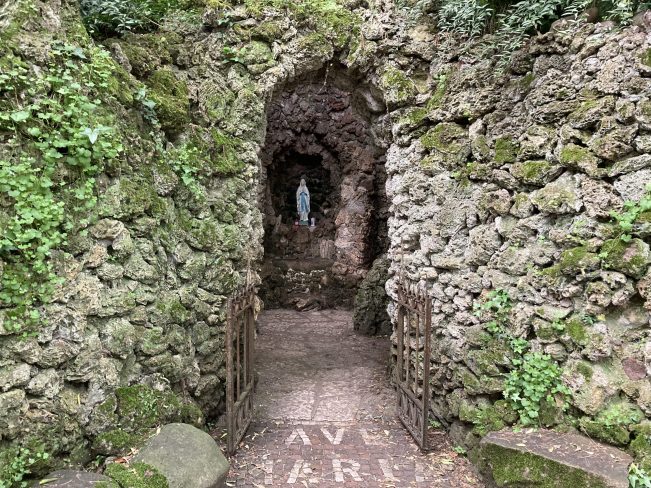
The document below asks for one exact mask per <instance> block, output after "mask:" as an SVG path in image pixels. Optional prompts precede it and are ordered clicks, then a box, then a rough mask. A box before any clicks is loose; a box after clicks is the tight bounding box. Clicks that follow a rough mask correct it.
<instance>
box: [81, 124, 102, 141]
mask: <svg viewBox="0 0 651 488" xmlns="http://www.w3.org/2000/svg"><path fill="white" fill-rule="evenodd" d="M99 133H100V129H99V128H98V127H96V128H94V129H91V128H90V127H86V128H85V129H84V131H83V132H82V134H83V135H85V136H86V137H88V140H89V141H90V143H91V144H95V143H96V142H97V138H98V137H99Z"/></svg>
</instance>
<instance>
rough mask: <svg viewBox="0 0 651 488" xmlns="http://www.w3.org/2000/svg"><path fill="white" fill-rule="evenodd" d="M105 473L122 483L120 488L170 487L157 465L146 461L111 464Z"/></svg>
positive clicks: (119, 483)
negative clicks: (129, 463)
mask: <svg viewBox="0 0 651 488" xmlns="http://www.w3.org/2000/svg"><path fill="white" fill-rule="evenodd" d="M104 474H105V475H106V476H108V477H109V478H111V479H113V480H114V481H115V482H116V483H117V484H118V485H120V488H168V487H169V484H168V482H167V479H166V478H165V476H163V475H162V474H161V473H160V471H158V470H157V469H156V468H155V467H153V466H150V465H149V464H145V463H134V464H131V465H124V464H118V463H113V464H109V465H108V466H107V467H106V470H105V471H104ZM97 486H99V485H97Z"/></svg>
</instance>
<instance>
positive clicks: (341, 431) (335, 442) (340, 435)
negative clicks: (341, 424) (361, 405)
mask: <svg viewBox="0 0 651 488" xmlns="http://www.w3.org/2000/svg"><path fill="white" fill-rule="evenodd" d="M344 430H345V429H337V432H336V434H335V435H334V437H333V435H332V434H331V433H330V432H329V431H328V429H326V428H325V427H321V432H323V435H324V436H326V439H328V440H329V441H330V444H332V445H333V446H336V445H339V444H341V441H342V439H343V438H344Z"/></svg>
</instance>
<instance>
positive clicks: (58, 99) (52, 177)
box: [0, 44, 122, 332]
mask: <svg viewBox="0 0 651 488" xmlns="http://www.w3.org/2000/svg"><path fill="white" fill-rule="evenodd" d="M50 56H51V59H50V63H49V65H48V67H47V68H46V69H45V70H43V71H40V72H37V71H34V70H30V69H28V67H27V64H26V63H25V62H23V61H22V60H21V59H20V58H18V57H16V56H13V55H11V54H9V55H7V56H5V58H3V59H2V60H1V62H2V63H3V65H4V66H6V67H7V69H5V70H3V72H2V75H0V138H1V139H2V143H3V144H4V147H5V149H4V150H3V152H2V154H0V222H2V224H3V225H2V235H1V236H0V262H1V263H3V266H2V269H1V271H0V303H1V304H2V307H3V308H5V310H4V311H5V320H4V324H3V327H4V328H5V329H8V330H10V331H14V332H18V331H21V330H22V332H29V331H30V330H31V331H33V330H34V329H35V327H36V325H37V324H38V322H39V319H40V312H39V310H38V306H39V305H40V304H41V303H46V302H47V301H49V300H50V299H51V297H52V294H53V292H54V289H55V287H56V285H57V284H58V283H59V281H60V280H59V278H57V276H56V274H55V273H54V271H53V268H52V263H51V256H52V251H53V250H54V249H56V248H58V247H59V246H61V244H63V243H64V241H65V238H66V234H67V233H68V232H70V231H72V230H75V231H80V232H83V229H84V228H85V227H86V226H87V225H88V223H89V221H88V217H87V216H88V214H89V211H90V210H91V209H92V208H93V206H94V205H95V202H96V198H95V195H94V186H95V178H94V177H95V175H96V174H97V172H98V170H99V169H100V167H101V166H102V165H103V164H104V163H105V162H106V161H109V160H111V159H114V158H116V157H117V156H118V154H119V153H120V152H121V151H122V146H121V145H120V142H119V138H118V136H117V134H116V133H115V131H114V130H113V129H112V128H111V126H112V125H113V120H112V117H111V116H109V115H107V114H106V113H105V112H102V111H101V110H100V107H101V102H100V100H98V99H97V98H96V94H97V93H98V92H100V91H104V90H106V89H107V88H108V80H109V77H110V76H111V67H112V61H111V60H110V57H109V55H108V54H107V53H106V52H105V51H103V50H101V49H99V48H91V49H90V50H83V49H82V48H80V47H75V46H68V45H63V44H59V45H55V46H53V48H52V50H51V53H50Z"/></svg>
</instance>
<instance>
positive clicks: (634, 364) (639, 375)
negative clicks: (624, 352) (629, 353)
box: [622, 358, 647, 381]
mask: <svg viewBox="0 0 651 488" xmlns="http://www.w3.org/2000/svg"><path fill="white" fill-rule="evenodd" d="M622 367H623V368H624V372H625V373H626V376H628V377H629V379H631V380H634V381H635V380H642V379H644V378H646V376H647V373H646V366H645V365H644V363H643V362H641V361H638V360H637V359H635V358H626V359H624V360H623V361H622Z"/></svg>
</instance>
